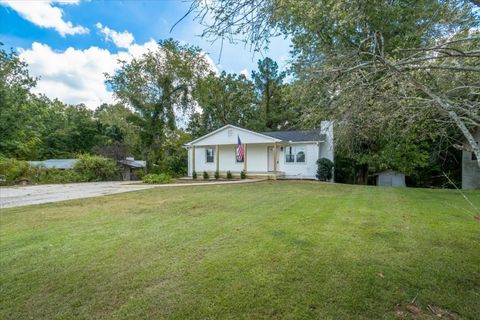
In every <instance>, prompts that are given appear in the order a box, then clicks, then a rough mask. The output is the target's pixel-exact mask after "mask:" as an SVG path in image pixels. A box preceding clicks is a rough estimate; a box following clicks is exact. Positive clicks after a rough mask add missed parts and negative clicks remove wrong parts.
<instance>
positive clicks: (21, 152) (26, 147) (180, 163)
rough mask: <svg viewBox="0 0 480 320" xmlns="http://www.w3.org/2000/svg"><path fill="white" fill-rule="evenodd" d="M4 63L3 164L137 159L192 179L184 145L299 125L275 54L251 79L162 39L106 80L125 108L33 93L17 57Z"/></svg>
mask: <svg viewBox="0 0 480 320" xmlns="http://www.w3.org/2000/svg"><path fill="white" fill-rule="evenodd" d="M165 52H167V53H168V54H167V55H165V56H164V55H163V54H164V53H165ZM0 63H1V65H0V71H1V84H0V86H1V87H0V93H1V95H0V108H1V117H0V129H1V131H0V156H1V157H3V158H13V159H17V160H44V159H49V158H76V157H78V156H79V155H82V154H99V155H102V156H105V157H107V158H113V159H117V160H118V159H124V158H125V157H126V156H133V157H135V158H136V159H143V160H147V163H148V171H149V172H153V173H168V174H171V175H174V176H175V175H184V174H186V170H187V153H186V150H185V149H184V148H183V145H184V144H185V143H187V142H188V141H190V140H191V139H194V138H196V137H199V136H201V135H204V134H206V133H207V132H210V131H212V130H215V129H217V128H219V127H221V126H223V125H225V124H234V125H238V126H241V127H244V128H249V129H252V130H277V129H289V128H295V127H299V126H300V124H299V122H298V121H297V120H298V116H299V112H297V114H293V111H292V110H294V109H292V108H291V107H290V105H289V94H290V92H289V85H288V84H286V83H285V81H284V80H285V76H286V75H285V72H280V71H279V69H278V65H277V63H276V62H274V61H273V60H272V59H270V58H265V59H263V60H261V61H259V64H258V66H259V70H258V71H255V72H253V73H252V80H249V79H247V77H245V76H244V75H237V74H227V73H225V72H222V73H221V74H219V75H218V74H215V73H214V72H213V71H212V70H210V69H209V66H208V64H207V62H206V61H205V59H204V58H203V56H202V55H200V50H199V49H198V48H195V47H190V46H181V45H180V44H179V43H178V42H176V41H173V40H166V41H161V42H159V46H158V50H157V51H156V52H151V53H149V54H146V55H144V56H143V57H141V58H138V59H135V60H133V61H131V62H130V63H128V64H127V63H125V64H124V65H123V66H122V68H121V69H120V70H119V71H118V72H117V73H116V74H114V75H109V76H108V77H107V79H106V80H107V81H108V82H109V84H110V85H111V86H112V88H113V90H114V93H115V95H116V97H117V99H118V103H117V104H113V105H110V104H102V105H100V106H99V107H97V108H96V109H95V110H91V109H89V108H87V107H86V106H85V105H83V104H78V105H68V104H65V103H63V102H61V101H59V100H57V99H55V100H52V99H49V98H48V97H46V96H44V95H38V94H34V93H32V89H33V88H34V87H35V85H36V80H37V79H34V78H32V77H31V76H30V75H29V74H28V66H27V65H26V64H25V63H24V62H23V61H21V60H20V59H19V57H18V55H17V54H16V53H15V52H7V51H5V50H1V61H0ZM159 70H161V71H160V72H159ZM139 75H141V76H139ZM292 119H293V120H292ZM7 163H8V162H7Z"/></svg>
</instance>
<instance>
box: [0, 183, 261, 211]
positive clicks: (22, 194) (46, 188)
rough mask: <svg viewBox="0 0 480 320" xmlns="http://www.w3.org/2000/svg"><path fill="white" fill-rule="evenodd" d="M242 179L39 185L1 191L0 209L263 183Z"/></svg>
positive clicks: (2, 188)
mask: <svg viewBox="0 0 480 320" xmlns="http://www.w3.org/2000/svg"><path fill="white" fill-rule="evenodd" d="M264 180H266V179H245V180H234V181H211V182H206V183H205V182H193V181H192V182H184V183H171V184H143V183H141V182H139V183H133V182H131V181H111V182H84V183H67V184H42V185H36V186H25V187H18V186H16V187H0V208H12V207H20V206H28V205H31V204H40V203H49V202H58V201H65V200H72V199H81V198H92V197H99V196H104V195H107V194H114V193H122V192H129V191H137V190H144V189H151V188H162V187H163V188H169V187H188V186H209V185H210V186H211V185H218V184H239V183H251V182H258V181H264Z"/></svg>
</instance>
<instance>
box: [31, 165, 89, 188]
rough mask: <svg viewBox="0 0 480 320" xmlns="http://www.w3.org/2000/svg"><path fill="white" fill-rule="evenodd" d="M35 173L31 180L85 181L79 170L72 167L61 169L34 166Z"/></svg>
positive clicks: (45, 181)
mask: <svg viewBox="0 0 480 320" xmlns="http://www.w3.org/2000/svg"><path fill="white" fill-rule="evenodd" d="M32 169H33V170H32V171H33V174H32V175H31V181H32V182H34V183H39V184H45V183H72V182H83V181H85V180H83V179H82V176H80V175H79V174H78V173H77V172H75V171H74V170H72V169H69V170H60V169H47V168H45V167H37V168H32Z"/></svg>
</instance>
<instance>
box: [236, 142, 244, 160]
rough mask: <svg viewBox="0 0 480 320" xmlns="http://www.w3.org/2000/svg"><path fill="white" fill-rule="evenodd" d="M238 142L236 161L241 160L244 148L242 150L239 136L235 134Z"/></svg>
mask: <svg viewBox="0 0 480 320" xmlns="http://www.w3.org/2000/svg"><path fill="white" fill-rule="evenodd" d="M237 138H238V143H237V161H243V156H244V155H245V150H243V145H242V141H241V140H240V137H239V136H237Z"/></svg>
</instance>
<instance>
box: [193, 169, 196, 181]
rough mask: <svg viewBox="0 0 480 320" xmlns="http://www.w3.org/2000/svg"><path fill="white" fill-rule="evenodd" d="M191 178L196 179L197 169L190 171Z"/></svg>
mask: <svg viewBox="0 0 480 320" xmlns="http://www.w3.org/2000/svg"><path fill="white" fill-rule="evenodd" d="M192 179H193V180H197V171H193V172H192Z"/></svg>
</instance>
